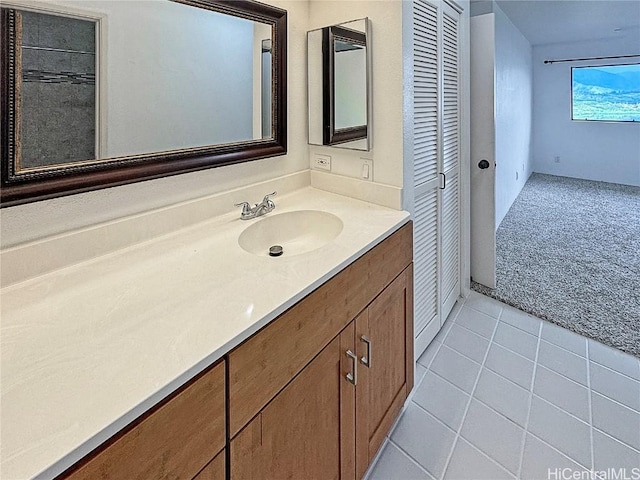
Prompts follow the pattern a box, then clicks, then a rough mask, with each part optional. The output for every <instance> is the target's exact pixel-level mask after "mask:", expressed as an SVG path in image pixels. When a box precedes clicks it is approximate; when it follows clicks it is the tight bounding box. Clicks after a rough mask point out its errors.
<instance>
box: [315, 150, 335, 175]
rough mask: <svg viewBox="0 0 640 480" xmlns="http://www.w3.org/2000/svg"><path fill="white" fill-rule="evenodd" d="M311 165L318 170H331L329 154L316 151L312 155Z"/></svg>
mask: <svg viewBox="0 0 640 480" xmlns="http://www.w3.org/2000/svg"><path fill="white" fill-rule="evenodd" d="M313 166H314V167H315V168H319V169H320V170H329V171H331V155H321V154H319V153H316V154H315V155H314V157H313Z"/></svg>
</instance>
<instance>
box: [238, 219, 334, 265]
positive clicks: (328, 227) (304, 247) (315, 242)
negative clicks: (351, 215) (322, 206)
mask: <svg viewBox="0 0 640 480" xmlns="http://www.w3.org/2000/svg"><path fill="white" fill-rule="evenodd" d="M342 226H343V225H342V220H340V219H339V218H338V217H336V216H335V215H333V214H331V213H327V212H322V211H319V210H296V211H293V212H285V213H279V214H276V215H269V216H265V217H264V218H262V219H260V220H257V221H256V222H255V223H254V224H253V225H250V226H249V227H247V228H246V229H245V230H244V231H243V232H242V233H241V234H240V237H239V238H238V243H239V244H240V246H241V247H242V248H243V249H244V250H246V251H247V252H249V253H253V254H254V255H259V256H262V257H268V256H269V249H270V248H271V247H273V246H281V247H282V255H283V256H285V257H290V256H292V255H300V254H301V253H307V252H311V251H313V250H316V249H318V248H320V247H322V246H324V245H326V244H327V243H329V242H330V241H331V240H333V239H334V238H336V237H337V236H338V235H339V234H340V232H341V231H342ZM275 250H277V249H275ZM272 256H273V255H272Z"/></svg>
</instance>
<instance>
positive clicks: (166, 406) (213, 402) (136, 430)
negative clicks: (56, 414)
mask: <svg viewBox="0 0 640 480" xmlns="http://www.w3.org/2000/svg"><path fill="white" fill-rule="evenodd" d="M225 403H226V402H225V364H224V361H221V362H218V363H217V364H216V365H214V366H212V367H210V368H209V369H208V370H206V371H205V372H203V373H201V374H200V375H198V376H197V377H196V378H195V379H193V380H191V381H190V382H189V383H188V384H186V385H185V386H184V387H182V388H181V389H180V390H178V391H177V392H176V393H174V394H173V395H171V396H170V397H169V398H167V399H166V400H164V401H163V402H162V403H160V404H159V405H158V406H156V407H154V408H153V409H151V410H150V411H149V412H147V413H146V414H145V415H143V416H142V417H141V418H139V419H138V420H136V421H135V422H133V423H132V424H131V425H130V426H129V427H127V428H126V429H124V430H123V431H122V432H120V433H119V434H117V435H116V436H115V437H113V438H112V439H111V440H109V441H108V442H107V443H106V444H105V445H103V446H101V447H99V448H98V449H97V450H96V451H95V452H93V453H92V454H89V455H88V456H87V457H85V458H84V459H83V460H81V461H80V462H79V463H78V464H76V465H74V466H73V467H72V468H71V469H70V470H68V471H67V472H65V473H63V474H62V475H61V476H60V477H59V478H64V479H68V480H80V479H83V480H84V479H87V480H88V479H110V480H120V479H121V480H133V479H141V480H142V479H165V478H167V479H168V478H184V479H191V478H193V477H195V476H196V475H197V474H198V473H199V472H200V471H201V470H203V469H205V467H209V466H210V465H211V463H213V462H212V460H214V461H215V459H216V458H218V457H217V456H216V455H217V454H219V453H222V455H221V456H220V455H218V456H219V457H220V458H222V460H224V450H223V449H224V446H225V442H226V435H225V428H226V426H225ZM220 465H221V464H220V461H218V462H216V463H215V464H214V465H213V466H211V470H213V471H214V472H218V471H220V468H221V467H220ZM222 469H223V470H222V476H219V475H218V474H217V473H213V474H211V475H210V476H203V477H202V479H207V480H208V479H220V480H222V479H224V476H225V473H224V461H223V462H222ZM205 474H206V473H205ZM201 475H202V473H201Z"/></svg>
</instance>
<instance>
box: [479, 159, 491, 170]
mask: <svg viewBox="0 0 640 480" xmlns="http://www.w3.org/2000/svg"><path fill="white" fill-rule="evenodd" d="M478 167H480V168H481V169H482V170H484V169H485V168H489V162H488V161H486V160H480V161H479V162H478Z"/></svg>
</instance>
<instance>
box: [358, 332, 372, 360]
mask: <svg viewBox="0 0 640 480" xmlns="http://www.w3.org/2000/svg"><path fill="white" fill-rule="evenodd" d="M360 341H361V342H363V343H364V344H366V345H367V354H366V355H365V356H364V357H362V358H361V359H360V363H362V364H363V365H364V366H365V367H367V368H371V340H369V339H368V338H367V337H365V336H364V335H361V336H360Z"/></svg>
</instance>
